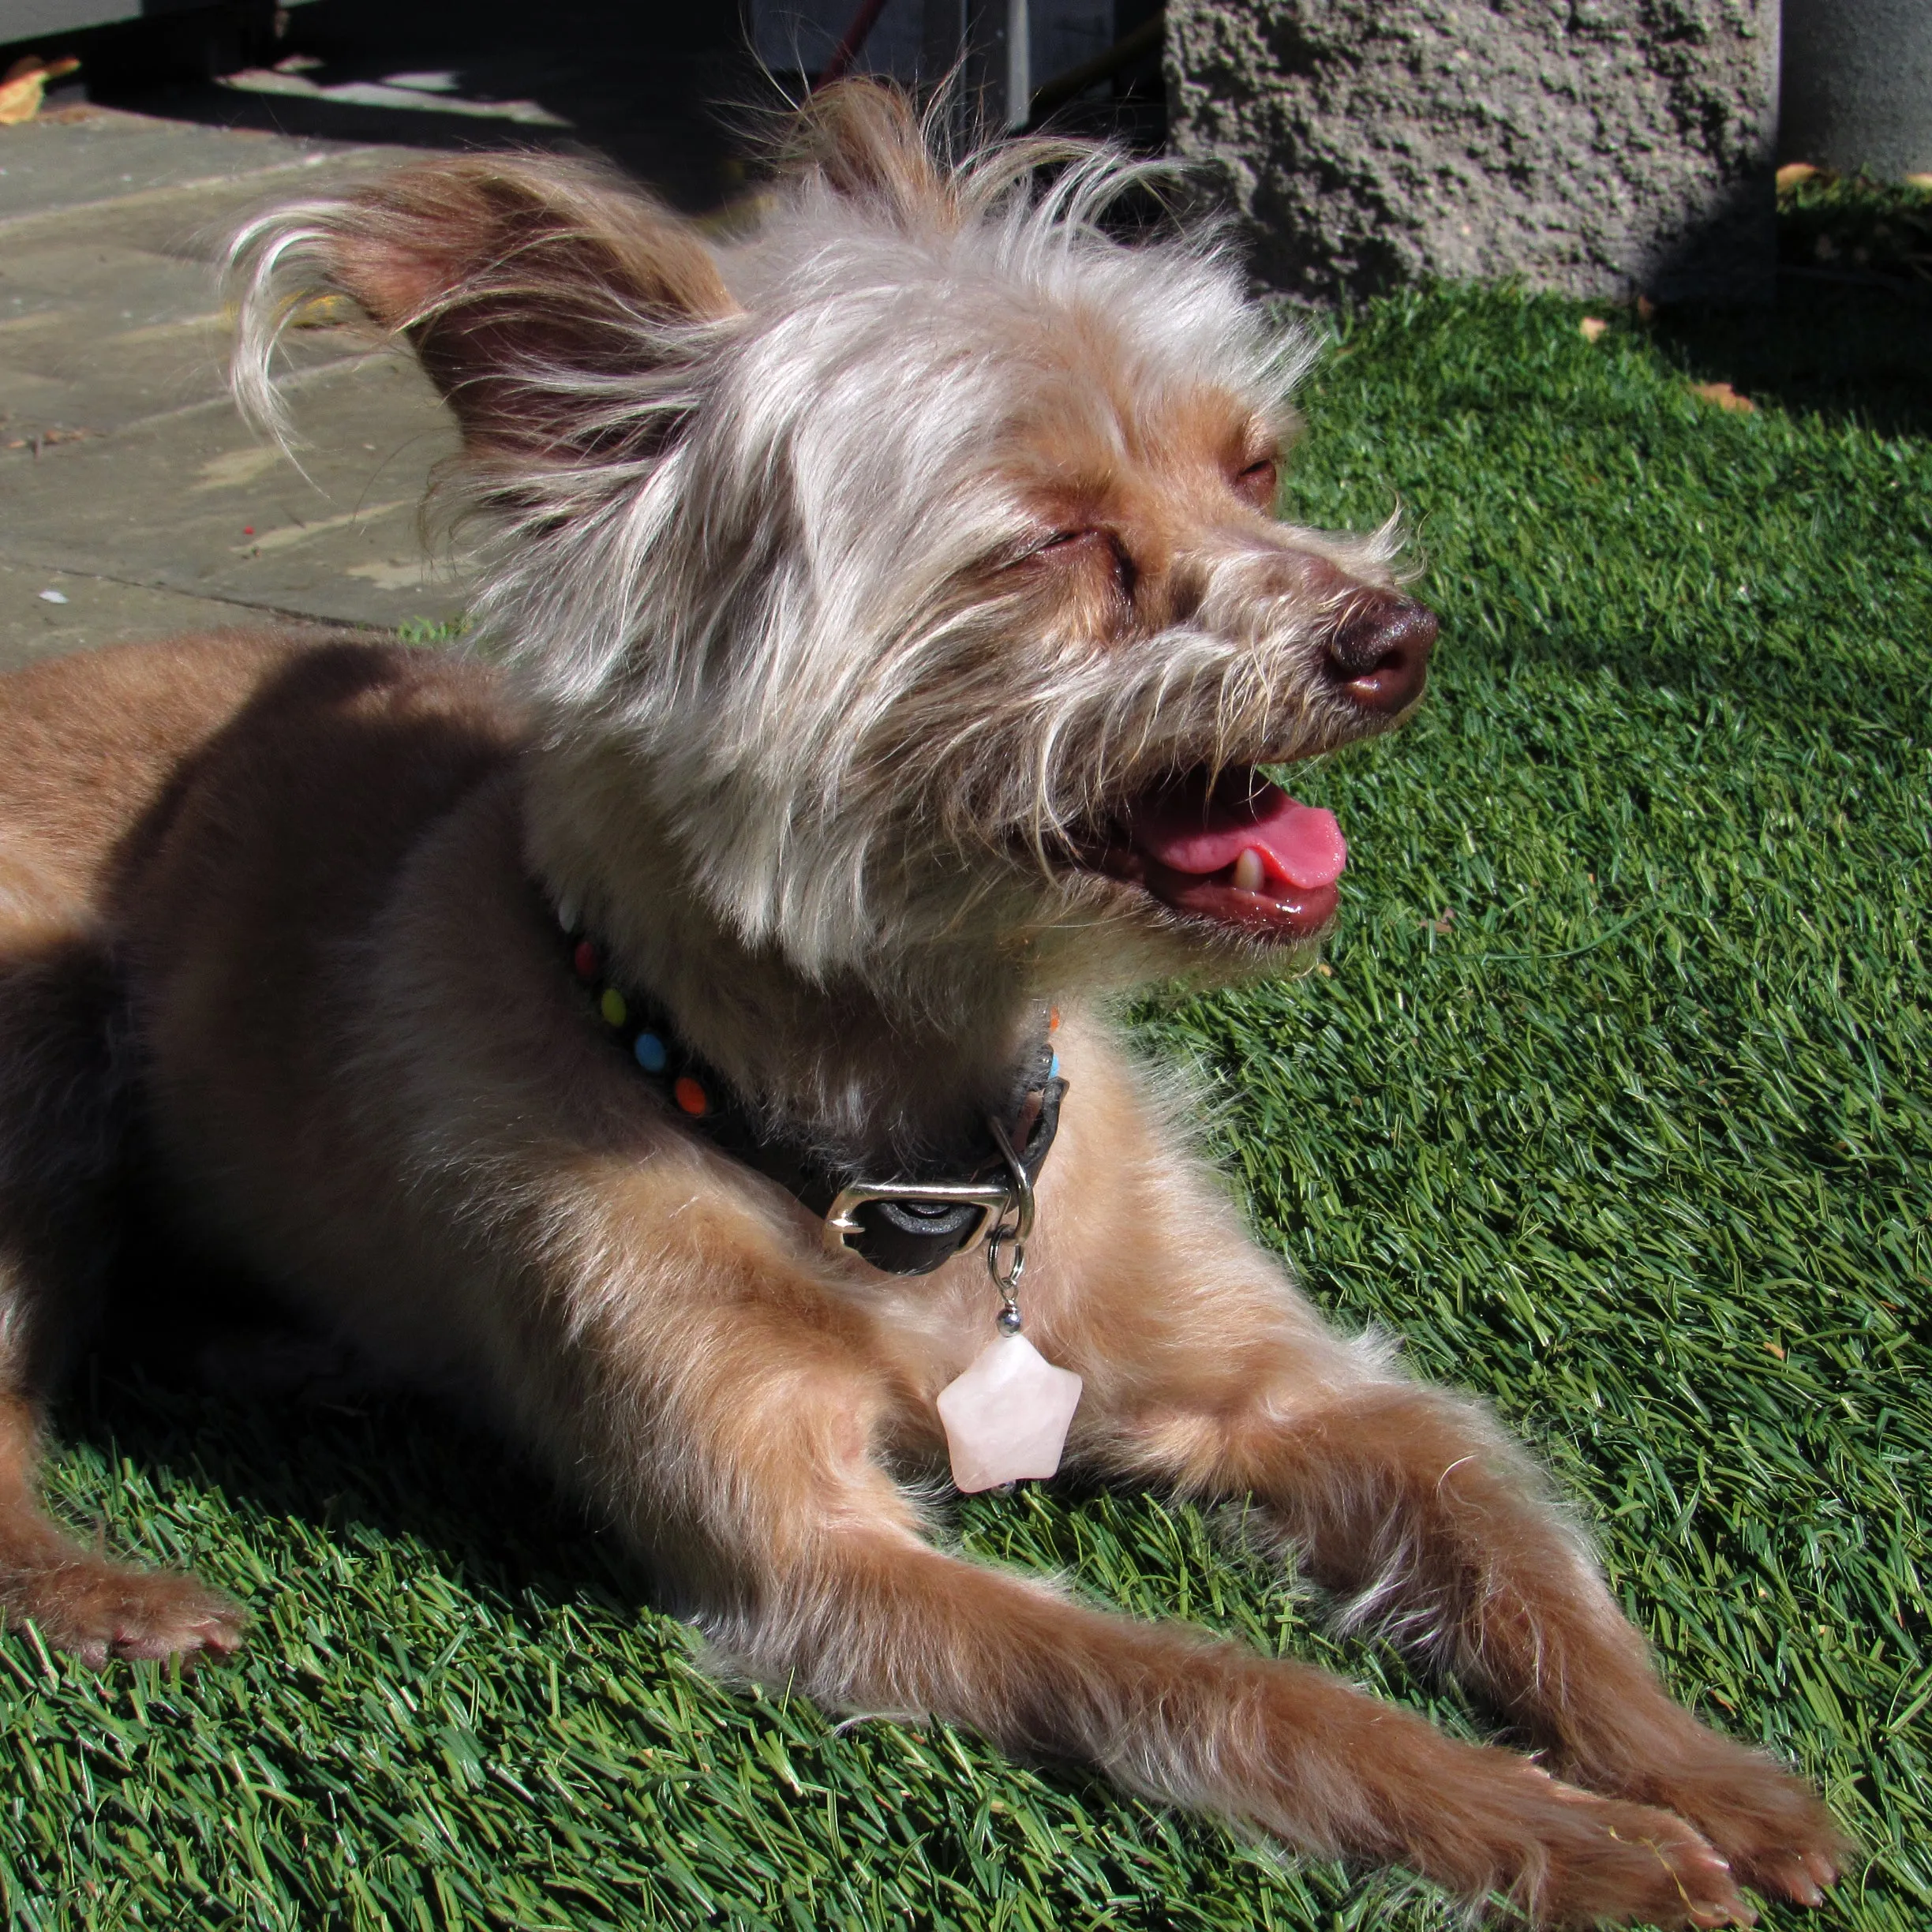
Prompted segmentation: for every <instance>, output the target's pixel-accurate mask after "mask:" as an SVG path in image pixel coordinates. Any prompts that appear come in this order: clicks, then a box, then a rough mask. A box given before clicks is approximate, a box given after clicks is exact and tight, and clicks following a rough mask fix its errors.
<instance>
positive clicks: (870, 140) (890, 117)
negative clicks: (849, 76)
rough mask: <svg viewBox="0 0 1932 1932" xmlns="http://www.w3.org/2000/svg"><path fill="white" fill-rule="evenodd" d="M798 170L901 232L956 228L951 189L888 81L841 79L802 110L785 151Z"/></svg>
mask: <svg viewBox="0 0 1932 1932" xmlns="http://www.w3.org/2000/svg"><path fill="white" fill-rule="evenodd" d="M781 159H782V161H783V163H784V165H785V166H786V167H788V169H789V170H792V171H793V172H796V173H798V174H816V175H817V176H818V178H820V179H821V180H822V181H823V182H824V183H825V184H826V186H827V187H829V189H832V191H833V193H835V194H839V195H842V196H844V197H845V198H846V199H847V200H853V201H860V202H863V203H865V204H867V205H868V206H870V207H871V208H874V209H876V210H877V211H878V212H880V213H882V214H886V215H889V216H891V217H892V218H893V219H894V220H895V221H897V222H898V223H900V225H901V226H902V227H908V228H923V229H930V228H931V227H934V225H935V224H937V225H939V226H942V227H945V226H951V225H953V224H954V223H957V219H958V210H957V206H956V205H955V203H954V200H953V191H952V186H951V183H950V181H949V178H948V175H947V174H946V173H945V172H944V171H942V170H941V169H940V167H938V164H937V163H935V162H934V159H933V152H932V148H931V144H930V142H929V141H928V140H927V136H926V133H925V131H924V130H923V129H922V128H921V126H920V125H919V117H918V116H917V114H915V113H914V111H913V108H912V102H911V101H910V100H909V99H908V98H907V96H906V95H905V94H904V92H902V91H901V90H900V89H899V88H896V87H894V86H893V85H892V84H890V83H889V82H887V81H881V80H840V81H836V82H834V83H833V84H832V85H831V86H830V87H828V88H823V89H822V90H821V91H820V92H818V93H816V94H814V95H813V96H812V97H811V99H810V100H809V101H807V103H805V105H804V106H803V107H802V108H800V109H799V113H798V115H797V117H796V120H795V121H794V122H793V124H792V130H791V133H790V135H789V137H788V139H787V140H786V142H785V144H784V148H783V149H782V151H781Z"/></svg>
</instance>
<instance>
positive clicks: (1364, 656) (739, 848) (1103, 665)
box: [238, 84, 1435, 991]
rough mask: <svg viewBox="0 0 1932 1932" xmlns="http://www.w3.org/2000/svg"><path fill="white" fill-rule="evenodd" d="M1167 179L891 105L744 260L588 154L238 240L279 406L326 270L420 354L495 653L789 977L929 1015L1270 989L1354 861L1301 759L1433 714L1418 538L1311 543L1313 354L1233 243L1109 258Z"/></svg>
mask: <svg viewBox="0 0 1932 1932" xmlns="http://www.w3.org/2000/svg"><path fill="white" fill-rule="evenodd" d="M1139 173H1140V170H1138V169H1137V167H1136V164H1135V163H1131V162H1129V161H1127V160H1125V159H1123V158H1121V156H1119V155H1116V154H1114V153H1112V152H1108V151H1106V150H1103V149H1096V148H1083V147H1078V146H1075V145H1072V144H1064V143H1048V142H1036V143H1030V144H1028V143H1021V144H1009V145H1008V146H1006V147H1004V148H994V149H991V150H988V151H987V152H983V153H981V154H980V155H978V156H976V157H975V158H973V159H971V160H969V161H968V163H966V164H965V165H964V166H963V167H959V168H956V169H954V168H946V167H942V166H941V165H939V164H938V163H936V162H935V161H934V159H932V157H931V155H930V152H929V151H928V148H927V145H926V144H925V143H924V141H923V139H922V138H921V136H920V133H919V129H918V128H917V127H916V125H915V123H914V122H913V120H912V115H911V114H910V112H909V110H908V109H907V108H906V107H905V106H904V103H902V102H901V101H900V99H898V97H897V96H896V95H892V94H890V93H889V92H886V90H884V89H882V88H878V87H876V86H873V85H871V84H857V85H851V86H847V87H844V88H838V89H834V90H831V91H829V93H828V95H827V96H826V97H824V98H822V99H821V101H820V102H819V103H818V104H817V105H816V106H815V107H814V110H813V111H812V113H811V115H810V116H809V118H807V119H806V121H805V122H803V125H802V129H801V131H800V133H799V139H798V141H797V144H796V152H794V153H793V155H792V157H791V159H790V162H789V164H788V167H787V168H786V169H785V170H784V172H783V173H782V174H781V177H780V179H779V182H778V184H777V186H776V187H775V188H774V189H773V191H772V192H771V193H770V195H769V197H768V205H767V207H766V210H765V212H764V213H763V215H762V218H761V219H759V220H758V222H757V223H756V225H755V226H754V227H751V228H750V229H749V230H748V231H747V232H745V233H743V234H739V236H737V237H736V238H728V239H727V238H708V237H707V236H706V234H703V233H702V232H701V231H700V230H698V228H696V227H694V226H692V225H691V224H688V223H683V222H682V221H680V219H677V218H676V217H675V216H673V215H669V214H668V213H667V212H665V211H664V210H663V209H662V208H659V207H658V206H657V205H656V204H653V203H652V202H650V200H647V199H646V198H645V197H643V196H642V194H641V193H638V191H637V190H635V189H632V188H631V187H629V186H628V185H625V184H623V183H622V182H618V181H616V180H614V179H612V178H608V177H606V176H604V175H601V174H597V173H595V172H593V171H592V170H587V169H586V168H583V167H580V166H578V165H576V164H574V163H556V162H551V161H546V160H540V159H504V158H502V157H496V156H492V157H486V158H470V159H457V160H449V159H444V160H439V161H435V162H431V163H424V164H421V165H419V166H417V167H414V168H410V169H408V170H404V171H403V172H402V173H400V174H397V175H395V176H394V177H392V178H390V179H388V180H387V181H385V182H382V183H380V185H376V186H374V187H373V188H370V189H365V190H363V191H361V192H360V193H357V194H354V195H352V196H350V197H346V198H345V199H343V200H339V201H334V202H328V203H322V204H312V205H310V206H307V207H303V208H295V209H292V210H288V211H284V212H283V213H281V214H280V215H276V216H274V217H271V218H270V219H268V220H267V221H265V222H263V223H257V224H256V226H255V227H253V228H252V229H251V230H249V232H248V233H247V234H245V236H244V237H243V238H242V242H241V248H240V250H239V259H240V260H241V263H242V264H243V267H244V269H245V272H246V273H247V275H249V279H250V289H251V293H250V297H249V301H247V302H246V304H245V308H244V316H245V336H244V343H243V348H242V352H241V358H240V360H239V362H238V370H239V385H240V388H241V392H242V394H243V396H244V399H245V400H251V399H252V400H253V402H255V403H256V406H257V409H258V410H259V411H260V412H262V413H268V412H270V411H271V410H272V407H273V403H272V395H271V391H270V390H269V389H268V384H267V380H266V375H265V371H266V368H267V363H268V352H269V350H270V349H271V347H272V342H273V336H274V334H275V329H276V327H277V326H278V318H279V317H280V316H283V315H284V314H286V311H287V309H288V306H289V305H290V301H292V300H295V299H299V298H301V297H302V296H304V295H305V294H309V293H311V292H313V290H316V289H317V288H318V287H329V288H335V289H340V290H346V292H348V293H349V294H352V295H353V296H354V298H356V299H357V300H358V301H359V302H360V303H361V305H362V306H363V307H364V308H365V309H367V310H368V311H369V313H371V314H372V315H373V316H374V317H375V318H376V320H378V321H379V322H380V323H381V324H384V325H385V326H386V327H388V328H391V329H394V330H396V331H400V332H401V333H402V335H406V337H407V338H408V339H409V341H410V343H411V344H412V345H413V346H414V350H415V351H416V353H417V355H418V356H419V357H420V358H421V361H422V364H423V365H424V367H425V369H427V370H428V371H429V373H430V375H431V376H432V377H433V378H434V379H435V380H436V383H437V384H439V385H440V388H442V389H443V391H444V393H445V394H446V395H447V397H448V399H449V401H450V402H451V406H453V407H454V409H455V412H456V414H457V417H458V418H459V421H460V423H461V425H462V433H463V440H464V447H465V458H464V461H463V463H462V471H461V475H460V477H459V487H460V488H461V489H462V493H463V496H464V498H465V500H466V502H467V504H468V505H469V507H470V508H471V509H472V510H474V511H477V512H480V513H481V525H482V527H483V529H484V530H485V547H484V557H483V575H482V586H481V593H480V605H479V616H480V618H481V623H482V627H483V628H484V631H485V634H486V635H491V636H492V637H493V638H494V640H495V642H496V645H497V646H498V647H499V648H500V650H503V651H504V653H507V655H508V656H509V657H511V660H512V661H515V662H516V663H518V664H519V665H521V666H522V668H524V670H525V672H526V673H527V676H528V677H529V680H530V684H531V687H532V688H533V690H534V694H535V695H536V698H537V702H538V703H539V705H540V706H541V711H542V713H543V715H544V717H545V719H546V721H547V728H548V731H549V736H550V740H551V743H552V746H553V747H554V749H555V751H556V755H557V756H558V757H560V758H564V759H567V760H574V761H575V765H576V768H577V769H578V771H579V774H580V778H581V782H582V785H583V786H584V788H585V790H586V796H588V795H590V794H591V793H594V794H595V795H596V796H598V797H600V798H601V799H605V800H606V801H608V799H611V798H612V797H613V796H621V797H623V799H625V801H626V809H627V810H630V811H633V812H634V813H635V818H636V823H637V825H638V826H640V827H642V828H643V829H642V830H641V831H638V832H636V833H635V835H634V836H633V837H632V838H631V844H630V848H629V849H630V850H631V852H633V853H634V854H635V853H637V852H642V851H644V850H646V849H647V848H648V849H649V850H650V852H653V854H655V855H656V856H657V858H658V859H662V860H663V861H664V862H665V863H669V864H671V865H672V866H674V867H675V869H676V872H677V874H678V875H679V878H680V882H682V883H683V885H684V886H687V887H688V888H689V889H690V893H691V896H692V897H693V898H694V900H695V901H696V902H698V903H702V904H703V905H704V906H705V907H706V908H708V909H709V912H710V915H712V916H713V917H714V918H715V919H717V922H718V923H720V925H721V927H724V928H725V929H727V930H730V931H731V932H732V933H734V934H736V935H737V937H738V938H739V939H741V940H742V941H743V942H744V943H745V944H746V945H748V946H749V947H751V948H752V949H758V950H762V951H765V952H766V953H777V954H778V955H780V956H781V957H783V958H784V960H786V961H787V962H788V964H790V965H791V966H792V968H795V969H796V970H798V971H799V972H803V973H804V974H805V975H808V976H810V977H812V978H814V979H831V978H834V977H840V976H844V975H856V977H857V978H858V979H859V980H861V981H862V982H865V983H870V984H872V985H873V986H874V987H878V988H881V989H883V988H885V987H898V988H900V989H901V990H903V989H904V988H906V987H913V986H918V985H922V984H923V985H924V986H925V987H927V990H928V991H933V990H937V989H936V987H935V985H934V979H935V975H937V976H938V977H941V978H943V977H945V976H946V975H945V974H943V973H941V972H940V970H939V968H938V964H936V962H938V961H940V960H949V961H951V962H953V970H954V971H957V970H960V969H961V967H962V964H964V966H966V967H968V968H971V967H972V962H973V961H974V960H979V961H982V962H983V961H987V960H992V959H994V958H995V957H997V958H998V959H1000V960H1005V961H1008V962H1011V961H1013V960H1026V961H1029V962H1032V966H1031V967H1030V968H1029V972H1030V973H1032V974H1033V975H1035V976H1037V977H1038V978H1039V979H1040V980H1041V981H1043V982H1044V983H1051V984H1065V983H1067V982H1068V981H1069V980H1074V981H1080V980H1084V981H1088V982H1091V981H1094V980H1095V979H1100V980H1111V981H1114V982H1117V983H1118V981H1120V980H1121V979H1145V978H1148V977H1152V976H1159V975H1170V974H1189V975H1209V976H1212V975H1226V974H1230V973H1235V972H1241V971H1244V970H1250V969H1252V968H1253V967H1254V966H1255V965H1256V964H1258V963H1266V962H1267V961H1269V960H1271V959H1273V958H1275V957H1279V949H1280V947H1281V946H1282V945H1283V944H1284V943H1286V942H1295V941H1298V940H1302V939H1305V938H1308V937H1309V936H1310V935H1311V934H1313V933H1315V932H1316V931H1317V930H1319V929H1320V927H1322V926H1323V925H1324V923H1326V922H1327V919H1329V917H1330V916H1331V914H1332V913H1333V912H1334V909H1335V897H1336V885H1335V882H1336V878H1337V876H1338V874H1339V872H1340V871H1341V867H1342V856H1343V852H1342V842H1341V838H1340V835H1339V832H1338V830H1337V829H1336V827H1335V823H1334V822H1333V820H1332V819H1331V818H1329V816H1328V815H1327V814H1326V813H1324V812H1321V811H1316V810H1313V809H1310V808H1308V807H1301V806H1298V805H1297V804H1295V803H1294V802H1293V801H1292V800H1290V799H1288V798H1287V797H1286V795H1285V794H1284V793H1282V792H1281V791H1280V790H1279V789H1278V788H1276V787H1275V786H1274V785H1273V784H1271V783H1270V782H1269V781H1267V778H1266V777H1264V776H1263V768H1264V767H1267V766H1277V765H1281V764H1286V763H1289V762H1293V761H1294V760H1296V759H1299V758H1305V757H1307V756H1309V755H1310V754H1314V753H1317V752H1320V751H1326V750H1328V749H1330V748H1331V747H1335V746H1337V745H1339V744H1341V743H1344V742H1346V741H1347V740H1349V739H1354V738H1358V737H1361V736H1363V735H1365V733H1368V732H1374V731H1377V730H1380V729H1382V728H1385V727H1386V726H1387V725H1390V724H1391V723H1393V722H1395V721H1397V720H1398V719H1399V718H1400V717H1402V715H1403V714H1404V713H1406V711H1407V710H1408V709H1409V708H1410V706H1412V705H1413V703H1414V702H1415V701H1416V699H1417V698H1418V696H1419V695H1420V694H1421V688H1422V681H1423V676H1424V667H1425V662H1426V660H1427V657H1428V651H1429V647H1430V645H1431V643H1432V641H1433V637H1434V632H1435V624H1434V620H1433V619H1432V618H1431V617H1430V616H1428V613H1427V612H1425V611H1423V610H1422V609H1421V608H1420V607H1419V606H1417V605H1415V604H1413V603H1412V602H1410V601H1408V600H1407V599H1406V598H1405V597H1402V595H1401V594H1400V593H1399V592H1398V590H1397V588H1396V582H1397V579H1396V576H1395V569H1394V552H1395V539H1394V536H1393V533H1392V530H1383V531H1382V532H1380V533H1378V534H1376V535H1374V536H1372V537H1350V536H1340V535H1335V534H1328V533H1322V532H1317V531H1313V530H1304V529H1297V528H1294V527H1291V526H1287V525H1285V524H1282V523H1280V522H1276V521H1275V517H1274V515H1273V504H1274V502H1275V494H1276V485H1277V477H1278V471H1279V465H1280V463H1281V462H1282V455H1283V451H1284V449H1285V447H1286V442H1287V440H1288V438H1289V436H1290V431H1291V429H1292V417H1291V416H1290V412H1289V410H1288V406H1287V393H1288V391H1289V389H1290V386H1291V385H1292V384H1293V382H1294V379H1295V378H1296V376H1297V375H1298V374H1299V373H1300V372H1301V369H1302V368H1303V367H1304V365H1305V362H1306V361H1307V360H1308V357H1309V349H1308V346H1307V344H1306V343H1305V339H1303V338H1301V336H1299V335H1296V334H1295V333H1294V332H1293V331H1289V330H1284V329H1283V328H1281V327H1279V326H1278V325H1276V324H1271V322H1270V321H1269V320H1267V318H1266V316H1264V314H1263V313H1262V312H1261V311H1260V309H1259V308H1258V307H1257V306H1256V304H1255V303H1254V302H1253V301H1252V300H1251V299H1250V298H1249V295H1248V294H1247V292H1246V290H1245V285H1244V280H1243V277H1242V275H1241V272H1240V271H1239V269H1238V268H1237V266H1236V265H1235V264H1234V263H1233V262H1232V261H1231V260H1230V259H1229V258H1228V256H1226V253H1224V252H1223V250H1222V248H1221V246H1220V245H1219V243H1218V241H1216V239H1215V237H1214V235H1213V234H1212V233H1211V232H1209V233H1207V234H1193V235H1192V236H1183V237H1181V238H1173V237H1171V236H1170V237H1168V238H1163V239H1160V240H1158V241H1151V242H1146V243H1143V244H1140V245H1128V244H1126V243H1123V242H1122V241H1119V240H1117V239H1115V238H1112V237H1110V235H1109V234H1106V232H1104V231H1103V227H1101V225H1100V219H1099V218H1100V216H1101V215H1102V214H1103V212H1104V211H1105V209H1106V208H1107V206H1108V204H1110V200H1113V198H1114V197H1116V196H1118V193H1120V191H1121V189H1122V188H1123V187H1124V186H1126V185H1129V184H1132V183H1133V182H1135V181H1136V178H1138V174H1139ZM600 836H605V837H606V842H607V843H608V825H607V826H606V833H605V834H601V835H600ZM620 842H621V841H620ZM1096 942H1097V943H1096ZM973 969H975V970H976V969H977V968H973Z"/></svg>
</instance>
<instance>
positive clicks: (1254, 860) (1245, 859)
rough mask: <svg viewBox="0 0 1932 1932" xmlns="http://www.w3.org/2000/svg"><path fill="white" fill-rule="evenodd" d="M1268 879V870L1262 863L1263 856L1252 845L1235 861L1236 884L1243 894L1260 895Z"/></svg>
mask: <svg viewBox="0 0 1932 1932" xmlns="http://www.w3.org/2000/svg"><path fill="white" fill-rule="evenodd" d="M1266 881H1267V870H1266V868H1265V867H1264V866H1263V865H1262V863H1261V855H1260V853H1259V852H1256V850H1255V848H1253V847H1252V845H1250V846H1249V848H1248V849H1247V850H1246V851H1245V852H1243V853H1242V854H1241V856H1240V857H1239V858H1238V859H1236V860H1235V861H1234V883H1235V886H1237V888H1238V889H1240V890H1241V891H1242V892H1245V893H1258V892H1259V891H1260V889H1261V888H1262V886H1263V885H1264V883H1265V882H1266Z"/></svg>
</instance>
